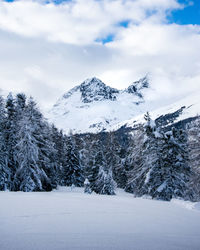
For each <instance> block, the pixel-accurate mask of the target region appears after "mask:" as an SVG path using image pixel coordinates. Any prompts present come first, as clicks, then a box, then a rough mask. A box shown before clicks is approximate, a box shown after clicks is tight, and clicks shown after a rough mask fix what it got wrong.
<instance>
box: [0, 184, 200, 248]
mask: <svg viewBox="0 0 200 250" xmlns="http://www.w3.org/2000/svg"><path fill="white" fill-rule="evenodd" d="M0 200H1V206H0V249H1V250H60V249H62V250H66V249H67V250H68V249H69V250H73V249H83V250H86V249H87V250H90V249H91V250H95V249H98V250H112V249H117V250H129V249H130V250H132V249H135V250H199V249H200V223H199V222H200V203H191V202H185V201H180V200H172V201H171V202H164V201H155V200H150V199H142V198H134V197H133V196H132V195H131V194H128V193H125V192H123V191H122V190H118V192H117V195H116V196H104V195H96V194H92V195H88V194H84V193H83V189H81V188H75V189H73V190H71V189H70V188H59V190H55V191H53V192H49V193H47V192H41V193H37V192H36V193H23V192H16V193H14V192H0Z"/></svg>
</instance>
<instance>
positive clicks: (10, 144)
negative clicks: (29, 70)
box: [5, 93, 17, 190]
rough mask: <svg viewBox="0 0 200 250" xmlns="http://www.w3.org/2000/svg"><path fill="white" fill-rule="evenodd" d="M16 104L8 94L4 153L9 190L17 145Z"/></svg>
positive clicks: (12, 177)
mask: <svg viewBox="0 0 200 250" xmlns="http://www.w3.org/2000/svg"><path fill="white" fill-rule="evenodd" d="M16 128H17V119H16V103H15V100H14V98H13V96H12V93H9V95H8V97H7V99H6V129H5V141H6V151H7V164H8V168H9V170H10V190H13V186H12V184H13V179H14V175H15V172H16V169H17V163H16V160H15V154H14V148H15V146H16V144H17V141H16V132H17V131H16Z"/></svg>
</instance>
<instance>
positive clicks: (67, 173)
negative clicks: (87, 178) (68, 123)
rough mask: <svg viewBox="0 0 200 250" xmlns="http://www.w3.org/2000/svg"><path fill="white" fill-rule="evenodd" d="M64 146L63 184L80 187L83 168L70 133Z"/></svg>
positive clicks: (82, 179) (82, 181) (82, 180)
mask: <svg viewBox="0 0 200 250" xmlns="http://www.w3.org/2000/svg"><path fill="white" fill-rule="evenodd" d="M66 146H67V148H66V151H67V153H66V163H65V165H64V166H63V175H64V182H65V185H67V186H72V185H74V186H76V187H81V186H83V183H84V176H83V169H82V168H81V165H80V159H79V151H78V148H77V145H76V141H75V139H74V137H73V135H72V134H71V135H70V136H69V137H68V138H67V141H66Z"/></svg>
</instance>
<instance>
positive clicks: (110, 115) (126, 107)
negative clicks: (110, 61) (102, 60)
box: [47, 77, 149, 133]
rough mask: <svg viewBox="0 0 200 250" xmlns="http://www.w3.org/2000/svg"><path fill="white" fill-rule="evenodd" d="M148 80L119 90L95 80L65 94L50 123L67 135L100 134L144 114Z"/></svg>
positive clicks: (57, 105) (53, 112)
mask: <svg viewBox="0 0 200 250" xmlns="http://www.w3.org/2000/svg"><path fill="white" fill-rule="evenodd" d="M148 86H149V84H148V80H147V78H146V77H144V78H142V79H141V80H139V81H137V82H134V83H133V84H132V85H130V86H129V87H128V88H127V89H124V90H117V89H114V88H111V87H109V86H106V85H105V84H104V83H103V82H102V81H101V80H99V79H97V78H95V77H94V78H91V79H87V80H86V81H84V82H83V83H82V84H81V85H79V86H76V87H74V88H73V89H71V90H70V91H69V92H67V93H66V94H64V95H63V96H62V97H61V98H60V99H59V100H58V102H57V103H56V104H55V105H54V106H53V108H52V109H51V111H50V112H49V113H48V114H47V118H48V119H49V120H50V122H53V123H55V125H56V126H57V127H59V128H62V129H63V130H64V131H65V132H69V131H70V130H72V131H73V132H76V133H84V132H93V133H96V132H100V131H102V130H104V129H106V128H108V127H110V126H113V125H116V124H118V123H120V122H122V121H125V120H127V119H130V118H132V117H133V116H135V115H138V114H140V113H141V112H142V111H143V109H140V106H141V105H142V104H143V103H144V98H143V93H144V92H145V90H146V89H147V88H148Z"/></svg>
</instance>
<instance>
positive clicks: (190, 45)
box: [0, 0, 200, 107]
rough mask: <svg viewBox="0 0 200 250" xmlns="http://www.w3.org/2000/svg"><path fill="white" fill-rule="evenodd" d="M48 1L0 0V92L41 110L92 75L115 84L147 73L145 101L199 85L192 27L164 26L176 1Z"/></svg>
mask: <svg viewBox="0 0 200 250" xmlns="http://www.w3.org/2000/svg"><path fill="white" fill-rule="evenodd" d="M49 2H50V3H48V4H46V1H42V0H41V1H39V0H38V1H33V0H32V1H31V0H24V1H22V0H18V1H15V2H12V3H8V2H4V1H0V88H1V89H4V90H7V91H10V90H11V91H15V92H16V91H25V92H26V93H28V94H31V95H33V96H34V97H35V98H36V99H37V100H38V101H39V102H40V104H42V105H43V107H49V106H50V105H52V104H53V103H55V101H56V99H58V98H59V97H60V95H62V94H64V93H65V92H66V91H67V90H69V89H70V88H72V87H74V86H75V85H77V84H79V83H81V82H82V81H83V80H84V79H85V78H88V77H92V76H97V77H99V78H100V79H101V80H103V81H104V82H105V83H106V84H108V85H110V86H113V87H117V88H119V89H123V88H125V87H127V86H128V85H129V84H131V83H132V82H133V81H134V80H137V79H138V78H140V77H143V76H144V75H146V74H147V73H149V77H150V79H151V84H152V89H154V90H155V91H156V95H155V94H152V95H151V96H148V98H149V99H159V98H160V99H163V98H165V99H167V98H168V97H170V98H171V97H177V96H180V95H184V94H185V95H187V94H188V93H189V92H191V91H195V90H196V89H199V88H200V26H198V25H187V26H186V25H185V26H184V25H178V24H173V23H168V21H167V16H168V15H170V13H171V12H172V11H173V10H175V9H183V8H184V7H185V6H183V5H180V4H178V2H177V1H175V0H167V1H163V0H135V1H134V0H115V1H112V0H105V1H103V0H102V1H101V0H74V1H67V2H63V3H62V4H59V5H55V4H54V3H53V2H51V1H49ZM152 93H153V91H152Z"/></svg>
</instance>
